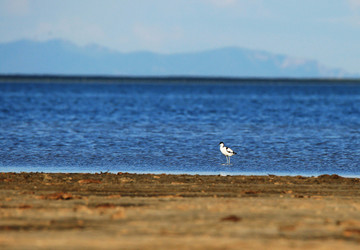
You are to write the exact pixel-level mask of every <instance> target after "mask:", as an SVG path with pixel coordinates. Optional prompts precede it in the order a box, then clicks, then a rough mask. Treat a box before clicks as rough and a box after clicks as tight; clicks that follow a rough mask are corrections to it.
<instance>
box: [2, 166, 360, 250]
mask: <svg viewBox="0 0 360 250" xmlns="http://www.w3.org/2000/svg"><path fill="white" fill-rule="evenodd" d="M358 247H360V179H357V178H343V177H340V176H337V175H323V176H319V177H302V176H295V177H279V176H199V175H194V176H192V175H152V174H146V175H145V174H144V175H142V174H127V173H118V174H110V173H101V174H66V173H59V174H48V173H0V248H1V249H99V248H101V249H241V248H243V249H265V248H266V249H288V248H292V249H294V248H295V249H355V248H358Z"/></svg>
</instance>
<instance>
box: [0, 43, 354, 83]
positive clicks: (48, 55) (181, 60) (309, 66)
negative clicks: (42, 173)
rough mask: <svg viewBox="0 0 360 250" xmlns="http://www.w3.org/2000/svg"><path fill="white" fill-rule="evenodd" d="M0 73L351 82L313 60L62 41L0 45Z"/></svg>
mask: <svg viewBox="0 0 360 250" xmlns="http://www.w3.org/2000/svg"><path fill="white" fill-rule="evenodd" d="M0 74H62V75H112V76H205V77H211V76H215V77H295V78H303V77H306V78H342V77H354V76H353V75H350V74H347V73H346V72H345V71H343V70H341V69H333V68H327V67H325V66H323V65H321V64H319V63H318V62H317V61H314V60H304V59H297V58H293V57H289V56H286V55H277V54H272V53H269V52H264V51H257V50H249V49H243V48H236V47H227V48H221V49H214V50H206V51H202V52H193V53H178V54H158V53H152V52H146V51H139V52H132V53H121V52H118V51H113V50H110V49H107V48H104V47H101V46H97V45H91V46H85V47H79V46H76V45H74V44H72V43H70V42H66V41H63V40H50V41H46V42H36V41H29V40H20V41H16V42H10V43H3V44H0Z"/></svg>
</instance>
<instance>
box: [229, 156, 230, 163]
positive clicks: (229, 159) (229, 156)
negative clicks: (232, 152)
mask: <svg viewBox="0 0 360 250" xmlns="http://www.w3.org/2000/svg"><path fill="white" fill-rule="evenodd" d="M229 165H230V156H229Z"/></svg>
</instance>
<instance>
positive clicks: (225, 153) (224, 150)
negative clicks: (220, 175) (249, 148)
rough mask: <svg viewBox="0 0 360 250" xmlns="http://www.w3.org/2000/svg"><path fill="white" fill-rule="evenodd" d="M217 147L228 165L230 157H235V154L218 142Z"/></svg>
mask: <svg viewBox="0 0 360 250" xmlns="http://www.w3.org/2000/svg"><path fill="white" fill-rule="evenodd" d="M219 145H220V152H221V153H222V154H223V155H225V156H226V164H230V156H233V155H236V153H235V152H234V150H232V149H231V148H228V147H225V144H224V143H223V142H220V143H219Z"/></svg>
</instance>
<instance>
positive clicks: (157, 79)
mask: <svg viewBox="0 0 360 250" xmlns="http://www.w3.org/2000/svg"><path fill="white" fill-rule="evenodd" d="M0 83H108V84H114V83H115V84H116V83H117V84H129V83H144V84H145V83H148V84H168V83H174V84H211V83H213V84H219V83H231V84H236V83H238V84H279V85H282V84H310V85H312V84H316V85H317V84H356V85H358V84H359V85H360V78H271V77H270V78H265V77H218V76H214V77H207V76H206V77H204V76H102V75H51V74H34V75H32V74H2V75H1V74H0Z"/></svg>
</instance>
